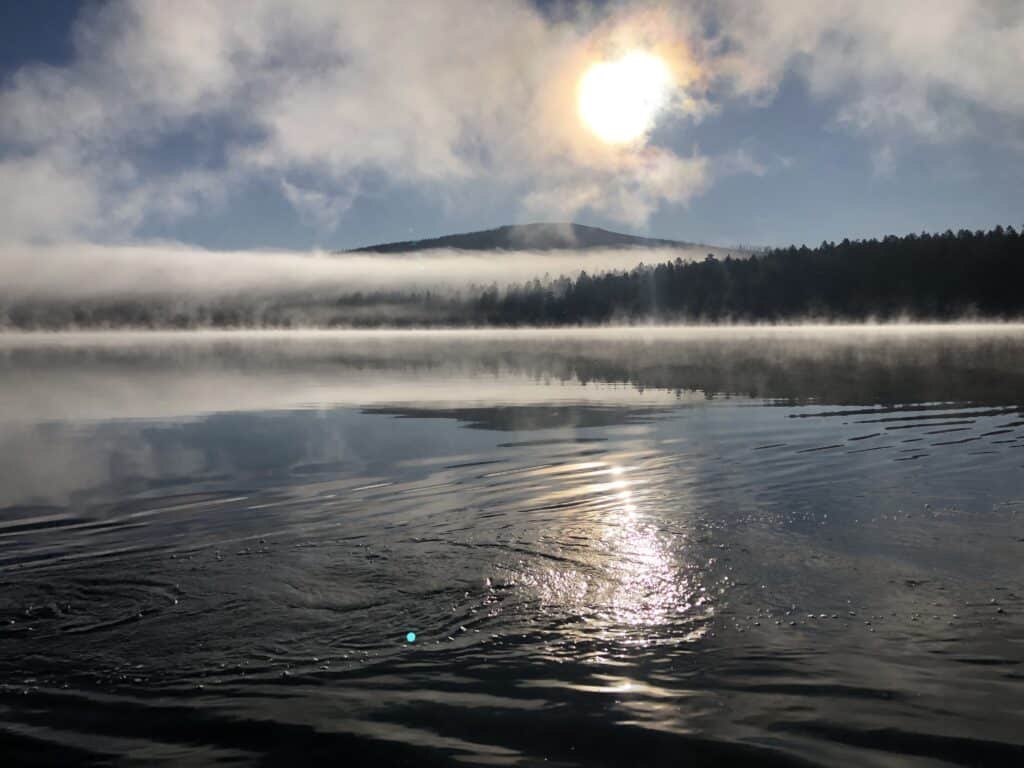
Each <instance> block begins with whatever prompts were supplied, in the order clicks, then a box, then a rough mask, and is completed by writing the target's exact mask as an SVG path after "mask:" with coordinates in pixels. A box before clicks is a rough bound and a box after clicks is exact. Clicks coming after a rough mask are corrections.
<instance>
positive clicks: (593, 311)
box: [0, 227, 1024, 329]
mask: <svg viewBox="0 0 1024 768" xmlns="http://www.w3.org/2000/svg"><path fill="white" fill-rule="evenodd" d="M639 253H642V251H638V254H639ZM507 258H515V257H514V255H510V256H508V257H507ZM584 258H585V257H584ZM1022 286H1024V234H1022V233H1020V232H1018V231H1017V230H1015V229H1014V228H1013V227H1007V228H1003V227H996V228H995V229H992V230H990V231H988V232H982V231H977V232H972V231H969V230H961V231H959V232H956V233H954V232H951V231H947V232H945V233H942V234H936V235H931V234H920V235H914V234H912V235H906V236H904V237H895V236H889V237H885V238H882V239H870V240H843V241H842V242H840V243H834V242H823V243H822V244H821V245H820V246H818V247H817V248H807V247H806V246H802V247H799V248H797V247H795V246H790V247H788V248H777V249H772V250H767V251H763V252H759V253H755V254H754V255H752V256H744V257H732V256H727V257H726V258H724V259H718V258H715V257H714V256H712V255H710V254H709V255H708V256H707V257H706V258H705V259H704V260H703V261H683V260H682V259H681V258H677V259H675V260H673V261H668V262H665V263H661V264H655V265H645V264H640V265H639V266H637V267H635V268H634V269H632V270H629V271H624V272H622V271H619V272H606V273H601V274H595V275H591V274H588V273H587V272H581V273H580V274H579V275H577V276H576V277H564V276H563V277H558V278H553V279H552V278H544V279H540V278H538V279H535V280H532V281H530V282H529V283H526V284H522V285H513V286H509V287H498V286H497V285H492V286H489V287H480V286H477V287H471V288H468V289H467V288H462V289H454V288H453V289H452V290H449V291H437V290H435V291H401V290H389V291H379V292H369V293H348V294H344V295H336V294H335V295H331V294H330V293H328V292H319V293H317V294H315V295H314V294H309V293H307V294H295V293H291V294H288V295H278V296H266V295H260V296H256V295H253V296H240V295H234V296H232V297H225V298H221V299H208V300H199V299H196V298H192V299H190V298H188V297H174V296H168V297H159V296H156V295H153V296H147V297H131V296H120V297H110V298H107V299H103V298H93V299H88V300H77V301H72V300H61V299H40V298H32V299H19V298H18V297H11V296H4V294H3V289H2V286H0V327H8V328H24V329H53V328H69V327H72V328H74V327H77V328H89V327H108V328H120V327H135V328H169V327H171V328H200V327H301V326H313V327H350V326H359V327H367V326H399V327H419V326H440V325H498V326H516V325H542V326H543V325H549V326H553V325H584V324H602V323H631V322H648V321H654V322H723V321H731V322H777V321H792V320H804V319H829V320H846V321H859V320H867V319H876V320H882V321H884V320H895V319H904V318H909V319H917V320H951V319H957V318H1022V317H1024V288H1022Z"/></svg>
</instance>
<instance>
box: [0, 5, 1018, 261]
mask: <svg viewBox="0 0 1024 768" xmlns="http://www.w3.org/2000/svg"><path fill="white" fill-rule="evenodd" d="M339 6H341V7H342V8H341V10H338V7H339ZM428 6H429V8H430V9H431V10H429V11H424V9H425V8H427V7H428ZM892 6H898V7H897V8H895V9H894V8H892ZM708 7H709V6H708V5H707V4H705V3H699V2H694V3H693V4H686V3H678V4H672V5H671V6H661V5H659V4H657V3H646V2H645V3H626V2H623V3H605V4H601V5H600V7H596V8H593V7H588V6H586V5H580V6H572V7H571V8H568V9H567V8H566V7H565V6H556V8H555V10H552V9H551V8H550V7H547V8H545V9H543V10H544V12H539V11H538V9H537V8H536V7H535V6H532V5H530V4H528V3H526V2H522V3H518V2H511V1H510V2H504V3H494V4H492V3H489V2H486V1H481V2H472V3H471V2H463V1H462V0H450V1H448V2H442V3H436V4H423V3H420V4H411V5H409V6H408V8H409V12H408V13H405V14H403V13H392V14H390V18H388V19H382V18H381V15H382V14H381V12H380V5H379V4H376V5H375V4H365V3H359V2H353V3H345V2H341V3H335V2H330V3H328V2H317V1H316V0H301V2H295V3H285V2H283V1H282V2H274V1H273V0H253V2H251V3H244V2H232V0H226V2H220V3H206V2H202V0H182V1H181V2H175V3H166V2H139V3H130V2H127V3H120V2H118V3H105V2H91V3H74V2H71V1H70V0H36V1H35V2H31V3H28V2H26V3H4V4H2V5H0V80H2V84H3V85H2V89H0V184H2V186H0V204H3V208H4V209H5V210H6V211H7V212H6V213H5V214H0V238H6V239H8V240H10V239H14V240H29V241H37V240H45V239H48V238H52V239H58V240H62V241H66V240H72V241H73V240H85V241H90V242H110V243H124V242H139V241H151V240H163V241H167V240H170V241H177V242H182V243H187V244H192V245H196V246H200V247H204V248H211V249H264V248H270V249H288V250H305V249H309V248H314V247H319V248H346V247H353V246H358V245H364V244H368V243H373V242H381V241H387V240H404V239H411V238H418V237H429V236H435V235H438V234H443V233H447V232H454V231H466V230H472V229H482V228H487V227H492V226H497V225H499V224H505V223H514V222H524V221H531V220H566V219H572V220H575V221H578V222H581V223H585V224H593V225H598V226H605V227H608V228H611V229H618V230H623V231H633V232H638V233H643V234H649V235H652V236H656V237H666V238H678V239H683V240H690V241H697V242H706V243H715V244H726V245H731V244H738V243H743V244H763V245H775V244H787V243H791V242H793V243H809V244H816V243H818V242H820V241H821V240H823V239H836V240H838V239H842V238H843V237H863V236H878V235H884V234H887V233H897V234H902V233H906V232H909V231H921V230H932V231H934V230H945V229H947V228H952V229H958V228H961V227H967V228H972V229H976V228H987V227H991V226H994V225H996V224H1004V225H1005V224H1013V225H1015V226H1020V225H1021V224H1024V207H1022V203H1024V183H1022V182H1024V103H1022V98H1021V97H1020V96H1018V95H1016V94H1015V93H1014V92H1013V91H1018V92H1019V91H1020V87H1019V82H1018V80H1019V73H1020V72H1021V71H1024V59H1022V54H1021V50H1024V32H1022V30H1024V9H1022V7H1021V4H1020V3H1015V2H1006V3H1001V2H988V1H987V0H977V2H973V1H971V0H950V2H949V3H947V4H939V5H938V7H937V6H936V4H934V3H932V4H927V3H917V2H913V1H908V2H906V3H897V4H893V3H876V2H875V1H874V0H866V2H856V3H854V2H852V0H850V2H847V1H846V0H837V2H836V3H834V4H833V5H831V6H830V7H829V10H827V11H821V10H819V9H816V6H815V5H814V4H810V5H808V4H806V3H802V2H799V1H798V0H793V1H792V2H788V1H787V0H774V2H772V1H770V0H755V1H753V2H750V3H737V2H724V3H721V4H719V5H718V6H714V8H715V10H714V11H713V12H712V11H709V10H708ZM416 9H419V10H416ZM926 11H927V12H926ZM424 13H429V14H431V16H432V17H436V18H428V17H426V16H423V14H424ZM282 19H285V21H283V22H282ZM456 27H468V28H469V30H470V31H469V32H468V33H466V35H465V36H463V35H462V34H461V33H458V34H457V33H449V32H448V30H450V29H453V28H456ZM335 28H336V31H334V30H335ZM282 29H283V30H284V31H282ZM352 29H355V30H357V31H356V32H350V30H352ZM709 30H710V31H709ZM449 34H452V35H454V36H453V37H452V38H451V39H449V37H448V36H449ZM151 38H152V40H151ZM623 41H626V42H625V43H623ZM623 44H625V45H626V46H627V47H628V46H641V47H652V48H659V47H660V48H664V49H665V50H670V49H671V50H673V51H677V52H678V51H679V50H684V51H686V53H685V56H686V58H687V62H688V63H689V64H691V65H692V68H693V69H695V70H699V74H698V75H697V76H696V77H693V78H691V79H689V80H688V81H687V82H686V83H685V85H683V87H682V91H681V92H684V93H686V94H687V96H688V97H691V98H690V102H691V103H690V105H689V106H687V107H679V108H673V109H666V110H665V111H664V112H663V113H662V114H660V115H659V118H658V121H657V122H656V123H655V125H654V127H653V130H652V131H651V132H650V134H649V135H648V136H647V137H646V140H645V141H643V142H642V146H637V147H635V148H634V149H630V150H628V151H627V150H616V152H617V154H614V155H613V154H611V153H610V152H609V151H608V150H606V149H605V148H601V147H594V146H592V144H593V137H589V136H584V135H583V129H582V128H581V127H580V126H578V125H573V122H574V120H575V114H574V111H573V109H572V104H571V101H572V94H573V92H572V90H571V86H572V84H573V82H574V81H573V78H574V77H575V76H576V74H575V73H576V69H573V68H574V67H575V68H577V69H578V68H579V67H580V66H586V59H587V57H590V58H594V57H595V56H598V57H599V56H600V55H602V54H601V53H600V52H601V51H608V50H611V49H612V46H614V45H618V46H621V45H623ZM154 50H155V51H156V53H153V51H154ZM673 55H675V54H673ZM581 62H582V63H581ZM433 67H436V71H435V70H433V69H432V68H433ZM506 93H507V94H513V95H510V96H509V97H508V98H507V99H505V98H504V97H503V96H500V95H496V94H506ZM562 107H565V108H564V110H563V109H562ZM629 152H632V153H633V156H628V153H629ZM29 197H31V198H32V199H31V200H27V198H29ZM19 198H20V199H19ZM4 217H6V218H4Z"/></svg>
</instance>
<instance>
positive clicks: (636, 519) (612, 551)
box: [522, 461, 713, 652]
mask: <svg viewBox="0 0 1024 768" xmlns="http://www.w3.org/2000/svg"><path fill="white" fill-rule="evenodd" d="M553 469H555V468H549V471H548V476H549V478H550V479H551V480H552V481H553V482H552V485H555V486H556V487H550V486H548V487H546V488H545V490H544V492H543V493H542V494H540V495H539V496H538V497H535V498H534V502H535V503H538V504H539V506H540V507H541V508H546V509H557V511H558V515H557V516H556V518H555V519H553V520H552V523H553V524H555V525H557V529H556V530H553V531H551V534H550V537H548V540H549V541H553V542H556V543H557V549H556V552H555V553H553V554H557V557H549V558H546V559H544V560H543V562H544V565H543V566H542V567H540V568H539V569H537V570H534V571H532V572H530V573H527V574H523V575H522V578H523V581H525V583H526V585H527V586H528V587H529V588H531V589H532V591H533V592H534V595H535V598H536V599H537V601H538V602H539V608H540V610H541V611H542V612H543V613H544V614H552V613H558V614H562V615H568V616H569V617H572V618H573V619H576V620H575V621H573V622H571V623H569V624H568V625H567V627H566V626H563V627H562V628H561V629H560V632H561V633H562V634H563V635H565V636H566V637H565V639H566V640H568V641H570V642H573V643H575V642H579V641H581V640H588V641H598V642H599V643H601V644H604V645H608V644H610V645H611V647H610V648H609V650H610V651H612V652H614V649H615V648H618V649H619V650H621V651H624V650H626V649H628V648H644V647H649V646H653V645H657V644H661V643H669V642H671V643H679V642H692V641H695V640H697V639H699V638H700V637H702V636H703V634H704V631H705V626H706V624H707V620H708V619H709V618H710V617H711V614H712V610H713V609H712V604H711V601H710V595H709V594H708V593H707V591H706V587H705V585H704V584H702V575H703V574H702V568H701V565H700V564H699V563H697V562H693V561H692V558H691V554H690V552H689V544H688V540H687V537H686V536H685V535H684V534H680V533H676V532H670V531H667V530H664V529H662V528H660V527H659V525H658V524H657V522H656V519H655V518H654V517H653V516H651V515H650V514H648V510H647V509H646V507H647V506H648V504H649V503H651V498H650V497H651V493H650V491H651V482H652V481H651V478H649V477H645V476H644V473H643V469H642V468H639V467H631V466H628V465H623V464H620V463H614V462H601V461H588V462H581V463H578V464H573V465H563V466H561V467H558V468H557V470H558V471H557V472H555V471H551V470H553ZM567 502H568V503H569V504H568V506H566V503H567ZM679 502H680V503H685V500H682V499H680V500H679Z"/></svg>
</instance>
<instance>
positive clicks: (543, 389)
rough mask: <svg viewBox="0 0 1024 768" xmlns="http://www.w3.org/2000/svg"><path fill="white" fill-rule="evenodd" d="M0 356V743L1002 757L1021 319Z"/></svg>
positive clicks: (77, 754)
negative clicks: (949, 325)
mask: <svg viewBox="0 0 1024 768" xmlns="http://www.w3.org/2000/svg"><path fill="white" fill-rule="evenodd" d="M0 350H2V351H0V402H2V403H3V404H4V408H3V410H2V419H0V450H2V456H3V462H2V466H0V473H2V475H0V481H2V482H0V583H2V585H3V588H2V590H0V621H2V622H3V623H2V624H0V707H3V711H4V717H3V718H0V720H2V723H0V746H2V747H3V748H4V749H5V750H6V752H7V754H9V755H12V756H14V758H15V759H17V758H18V756H19V755H20V756H23V757H24V756H27V755H28V754H29V753H30V752H32V753H33V754H36V755H39V754H41V755H43V756H44V757H45V758H46V759H47V760H49V761H50V762H53V763H55V764H67V763H69V762H82V761H88V760H98V761H101V762H102V760H103V759H104V757H103V756H105V755H123V756H128V757H131V758H134V759H136V760H139V761H142V762H146V763H161V762H166V763H174V762H181V761H183V760H184V761H187V762H189V763H192V764H196V763H206V762H216V761H219V760H227V759H233V760H241V761H243V762H257V761H262V762H264V763H276V762H294V760H295V755H297V754H303V755H308V756H309V758H310V759H317V758H319V759H328V758H331V757H336V756H337V755H338V754H346V755H358V756H360V757H361V758H363V759H364V760H367V761H369V760H374V761H376V762H377V763H380V764H389V763H394V762H402V761H406V762H407V763H411V764H423V763H431V762H433V763H444V762H447V761H449V760H454V759H458V760H459V761H462V762H470V763H486V764H534V763H536V762H537V761H539V760H542V759H545V758H547V759H548V760H549V761H560V762H562V763H565V764H576V763H582V764H590V763H602V762H604V763H606V764H608V763H623V764H624V763H630V762H631V761H635V760H636V759H637V756H638V755H642V756H643V758H644V760H645V761H646V762H648V763H654V764H658V763H664V764H677V763H678V761H679V760H680V759H681V757H688V758H689V759H691V760H695V761H696V760H700V759H705V760H709V761H717V762H726V761H737V760H738V761H740V762H743V761H747V762H749V761H754V760H756V761H759V762H770V761H778V762H789V761H796V760H803V761H809V762H821V763H828V764H836V763H848V764H851V765H871V764H878V765H883V764H892V763H893V762H899V763H900V764H915V763H920V764H921V765H932V764H935V762H937V761H938V762H943V761H944V762H949V763H959V764H1014V763H1015V762H1019V759H1020V758H1021V757H1022V744H1024V740H1022V739H1021V737H1020V733H1019V727H1018V726H1019V722H1018V721H1017V718H1016V715H1015V714H1014V712H1015V707H1016V703H1017V702H1019V701H1020V700H1021V697H1022V694H1024V676H1022V675H1021V673H1020V670H1021V665H1022V663H1024V643H1022V641H1021V638H1022V637H1024V634H1022V632H1021V630H1022V628H1024V627H1022V624H1024V622H1022V619H1021V616H1022V615H1024V614H1022V611H1024V600H1022V597H1024V584H1022V583H1021V582H1022V571H1021V568H1020V558H1021V554H1022V551H1024V550H1022V547H1024V523H1022V517H1021V512H1022V511H1024V472H1022V471H1021V470H1022V469H1024V450H1022V449H1024V416H1022V412H1021V402H1020V400H1019V396H1020V394H1021V393H1022V392H1024V386H1021V385H1022V383H1024V363H1022V361H1024V332H1022V331H1021V329H1019V328H1016V327H1013V326H1000V327H995V328H978V327H968V326H964V327H960V328H957V329H953V330H952V331H948V332H947V331H945V330H942V329H937V328H934V327H933V328H909V329H907V328H902V329H889V330H885V329H877V328H868V329H856V330H854V331H851V330H850V329H846V330H845V331H840V330H837V329H826V330H821V329H816V330H815V329H806V328H805V329H767V330H756V329H730V330H720V329H704V330H699V331H679V330H673V329H635V330H632V331H625V330H617V331H606V332H599V331H581V332H566V333H561V334H552V333H540V332H537V333H526V334H523V335H517V334H511V333H499V334H495V335H488V334H483V333H480V332H469V333H464V332H460V333H440V334H434V333H431V334H354V335H348V334H312V335H286V334H271V335H269V336H267V337H264V336H260V335H256V334H247V335H242V336H232V335H226V334H214V335H209V336H203V335H201V336H184V335H181V334H167V335H161V336H158V337H154V338H153V339H150V338H149V337H139V336H118V335H112V334H108V335H103V334H100V335H90V336H88V337H74V336H47V337H45V338H44V339H38V338H37V337H25V336H22V337H7V338H4V337H0ZM584 382H585V383H584ZM408 632H414V633H415V634H416V640H415V642H414V643H410V642H409V641H408V640H407V638H406V635H407V633H408Z"/></svg>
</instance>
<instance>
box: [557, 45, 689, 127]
mask: <svg viewBox="0 0 1024 768" xmlns="http://www.w3.org/2000/svg"><path fill="white" fill-rule="evenodd" d="M672 85H673V77H672V72H671V70H670V69H669V67H668V65H667V64H666V63H665V61H664V60H663V59H662V58H660V57H658V56H655V55H654V54H651V53H647V52H645V51H633V52H632V53H627V54H626V55H624V56H623V57H622V58H619V59H616V60H614V61H601V62H598V63H596V64H593V65H591V66H590V68H589V69H587V71H586V72H584V73H583V77H581V78H580V82H579V87H578V89H577V93H576V97H577V104H576V106H577V109H578V111H579V116H580V119H581V120H582V121H583V123H584V125H586V126H587V128H589V129H590V130H591V131H592V132H593V133H594V135H596V136H597V137H598V138H599V139H601V140H602V141H605V142H607V143H609V144H625V143H628V142H633V141H636V140H637V139H640V138H642V137H643V136H645V135H646V134H647V133H648V131H650V130H651V128H653V127H654V122H655V120H656V119H657V117H658V113H659V112H660V111H661V109H662V108H663V107H664V106H665V104H666V103H667V101H668V98H669V95H670V93H671V90H672Z"/></svg>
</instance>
